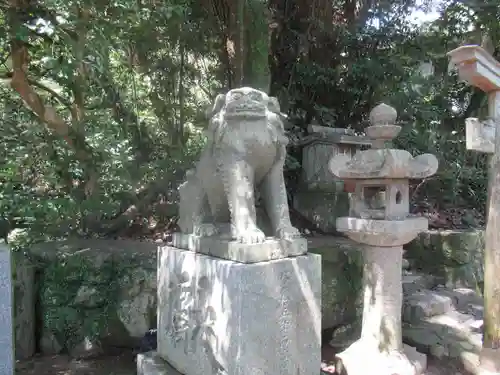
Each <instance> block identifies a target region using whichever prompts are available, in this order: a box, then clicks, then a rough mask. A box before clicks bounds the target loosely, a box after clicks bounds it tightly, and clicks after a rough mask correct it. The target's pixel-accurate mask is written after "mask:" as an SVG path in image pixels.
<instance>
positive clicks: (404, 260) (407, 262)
mask: <svg viewBox="0 0 500 375" xmlns="http://www.w3.org/2000/svg"><path fill="white" fill-rule="evenodd" d="M409 268H410V262H409V261H408V259H403V269H404V270H407V269H409Z"/></svg>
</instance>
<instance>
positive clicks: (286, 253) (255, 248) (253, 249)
mask: <svg viewBox="0 0 500 375" xmlns="http://www.w3.org/2000/svg"><path fill="white" fill-rule="evenodd" d="M172 237H173V238H172V244H173V246H174V247H177V248H179V249H184V250H191V251H196V252H198V253H202V254H205V255H211V256H214V257H217V258H221V259H227V260H232V261H235V262H240V263H257V262H265V261H269V260H275V259H282V258H287V257H290V256H298V255H303V254H306V253H307V240H306V239H305V238H301V237H297V238H292V239H288V240H286V239H275V238H268V239H266V240H265V241H263V242H261V243H252V244H247V243H241V242H237V241H230V240H228V239H221V238H219V237H218V236H211V237H204V236H196V235H193V234H185V233H174V234H173V236H172Z"/></svg>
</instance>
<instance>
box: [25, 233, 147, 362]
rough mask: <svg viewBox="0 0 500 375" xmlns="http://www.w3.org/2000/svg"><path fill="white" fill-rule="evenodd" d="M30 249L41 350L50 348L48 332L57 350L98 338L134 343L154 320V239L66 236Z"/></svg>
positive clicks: (84, 346) (81, 348) (77, 348)
mask: <svg viewBox="0 0 500 375" xmlns="http://www.w3.org/2000/svg"><path fill="white" fill-rule="evenodd" d="M30 254H31V256H32V257H34V258H35V259H36V261H37V264H38V265H39V272H38V274H39V279H38V280H37V282H38V284H39V292H40V295H39V297H38V298H39V300H40V304H39V307H40V314H41V316H42V317H43V318H42V320H43V329H42V331H43V332H42V334H43V335H44V337H45V342H46V345H43V346H42V349H43V352H45V353H49V352H50V353H52V352H54V348H53V345H50V344H49V342H50V341H51V340H50V339H49V337H52V336H54V337H57V341H58V345H57V346H56V347H57V350H55V351H56V352H57V351H60V348H59V347H61V348H62V349H64V350H65V351H67V352H68V353H78V355H83V354H81V353H86V352H87V351H89V352H90V353H93V352H94V351H93V349H92V348H93V347H95V345H96V344H97V343H99V344H100V343H102V344H103V348H104V346H116V347H124V346H125V347H132V348H133V347H135V346H136V345H137V343H138V342H139V340H140V338H141V337H142V336H143V334H144V332H145V331H147V330H148V329H149V328H151V327H152V326H153V325H154V324H155V321H156V306H155V299H156V245H155V244H153V243H147V242H138V241H118V240H117V241H112V240H68V241H61V242H52V243H45V244H40V245H37V246H34V247H33V248H32V249H31V251H30ZM47 332H50V334H52V336H50V335H49V333H47ZM89 342H90V343H91V344H89ZM90 349H92V350H90ZM75 355H76V354H75Z"/></svg>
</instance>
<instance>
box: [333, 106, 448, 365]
mask: <svg viewBox="0 0 500 375" xmlns="http://www.w3.org/2000/svg"><path fill="white" fill-rule="evenodd" d="M396 118H397V112H396V110H395V109H394V108H392V107H390V106H388V105H385V104H380V105H378V106H377V107H375V108H374V109H373V110H372V111H371V113H370V126H369V127H367V128H366V129H365V132H366V134H367V135H368V136H369V137H370V138H371V139H372V148H371V149H369V150H364V151H358V152H357V153H356V154H355V155H354V157H353V158H350V157H348V156H345V155H337V156H335V157H333V158H332V159H331V160H330V163H329V167H330V170H331V172H332V173H333V174H334V175H335V176H337V177H339V178H341V179H345V180H350V181H354V183H355V189H354V190H355V191H354V194H353V197H352V199H351V208H350V213H349V215H350V216H348V217H339V218H337V230H338V231H339V232H343V233H345V234H346V235H347V236H348V237H349V238H350V239H352V240H354V241H356V242H358V243H361V244H364V245H367V246H365V247H364V248H363V249H364V254H363V255H364V271H363V272H364V274H363V288H364V302H363V321H362V332H361V338H360V339H359V340H358V341H356V342H355V343H354V344H352V345H351V346H350V347H349V348H347V349H346V350H345V351H343V352H342V353H340V354H338V356H337V360H338V361H337V365H338V366H339V369H338V370H339V372H340V373H346V374H348V375H365V374H369V373H370V374H377V375H393V374H398V375H418V374H421V373H422V372H423V371H424V370H425V367H426V357H425V355H424V354H421V353H418V352H417V351H416V349H414V348H412V347H409V346H406V345H403V342H402V334H401V307H402V297H403V296H402V294H403V293H402V275H401V269H402V258H403V257H402V254H403V245H404V244H406V243H408V242H410V241H411V240H412V239H414V238H415V237H416V236H417V235H418V233H420V232H422V231H424V230H426V229H427V226H428V222H427V219H426V218H424V217H419V216H412V215H410V214H409V188H408V182H409V180H410V179H420V178H425V177H428V176H431V175H433V174H434V173H435V172H436V170H437V168H438V161H437V159H436V157H435V156H434V155H431V154H423V155H419V156H417V157H415V158H414V157H412V156H411V154H410V153H409V152H408V151H405V150H397V149H391V148H385V147H386V142H387V141H390V140H392V139H393V138H394V137H396V136H397V135H398V133H399V132H400V130H401V127H400V126H398V125H395V124H394V123H395V121H396ZM360 358H362V360H360Z"/></svg>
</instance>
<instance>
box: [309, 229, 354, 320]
mask: <svg viewBox="0 0 500 375" xmlns="http://www.w3.org/2000/svg"><path fill="white" fill-rule="evenodd" d="M361 248H362V245H359V244H356V243H355V242H353V241H351V240H349V239H346V238H341V237H330V236H324V237H319V236H318V237H312V238H309V239H308V249H309V251H310V252H312V253H316V254H320V255H321V262H322V269H321V276H322V281H321V288H322V289H321V312H322V323H321V324H322V329H328V328H333V327H338V326H340V325H346V324H350V323H356V324H358V325H359V324H360V320H361V319H360V317H361V312H362V305H363V304H362V292H361V291H362V277H363V276H362V274H363V268H362V267H363V266H362V254H361V251H360V250H361Z"/></svg>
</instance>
